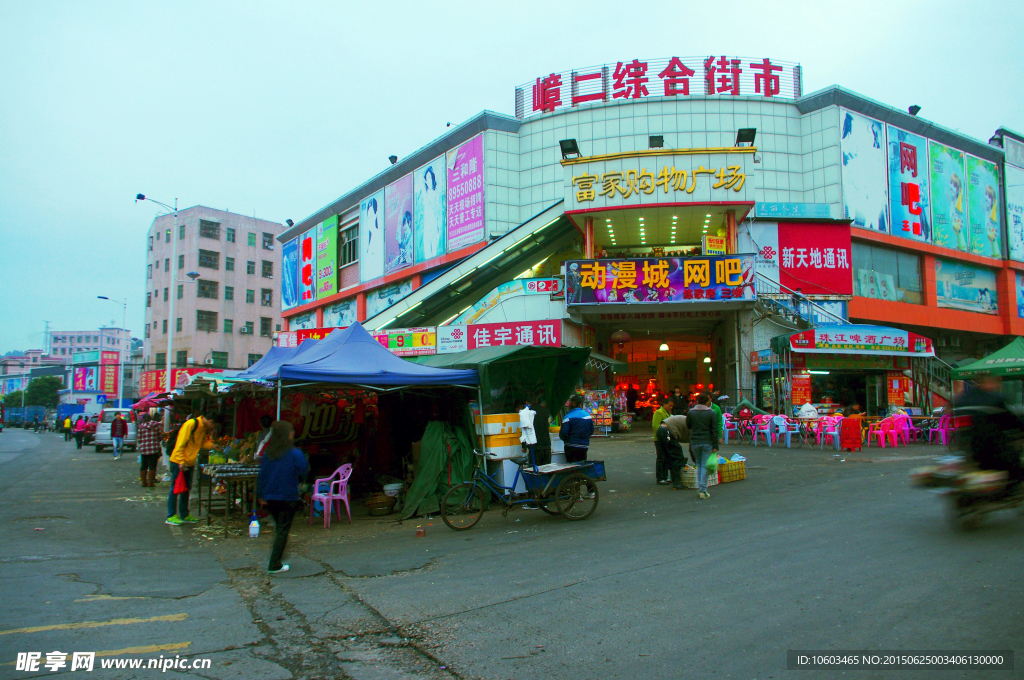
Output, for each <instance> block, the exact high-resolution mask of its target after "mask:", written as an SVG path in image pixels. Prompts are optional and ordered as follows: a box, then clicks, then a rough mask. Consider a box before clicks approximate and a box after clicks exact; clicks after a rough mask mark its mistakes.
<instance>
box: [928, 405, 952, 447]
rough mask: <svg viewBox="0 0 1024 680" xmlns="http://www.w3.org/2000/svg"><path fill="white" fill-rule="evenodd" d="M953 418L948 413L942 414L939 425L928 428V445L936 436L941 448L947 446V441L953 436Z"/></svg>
mask: <svg viewBox="0 0 1024 680" xmlns="http://www.w3.org/2000/svg"><path fill="white" fill-rule="evenodd" d="M952 421H953V418H952V416H951V415H950V414H949V413H943V414H942V416H941V417H940V418H939V424H938V425H937V426H936V427H930V428H928V443H929V444H931V443H932V440H933V439H934V438H935V436H936V435H938V437H939V443H940V444H942V445H943V446H946V445H947V444H949V440H950V439H951V438H952V436H953V422H952Z"/></svg>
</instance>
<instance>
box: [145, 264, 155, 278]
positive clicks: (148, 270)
mask: <svg viewBox="0 0 1024 680" xmlns="http://www.w3.org/2000/svg"><path fill="white" fill-rule="evenodd" d="M146 278H147V279H151V278H153V265H151V264H147V265H146Z"/></svg>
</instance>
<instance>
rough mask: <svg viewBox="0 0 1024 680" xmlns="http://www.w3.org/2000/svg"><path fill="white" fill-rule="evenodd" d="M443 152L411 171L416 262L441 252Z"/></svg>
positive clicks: (443, 237) (443, 239) (443, 212)
mask: <svg viewBox="0 0 1024 680" xmlns="http://www.w3.org/2000/svg"><path fill="white" fill-rule="evenodd" d="M447 174H448V173H446V172H445V169H444V156H438V157H437V158H435V159H434V160H433V161H431V162H430V163H427V164H426V165H424V166H423V167H421V168H419V169H418V170H416V172H415V173H413V182H414V185H415V189H414V194H415V214H414V216H413V224H414V225H415V227H416V248H415V250H416V262H417V263H419V262H426V261H427V260H432V259H434V258H435V257H439V256H441V255H444V253H445V240H446V237H445V205H446V202H445V195H446V193H445V187H446V186H447V183H446V181H445V180H446V179H447Z"/></svg>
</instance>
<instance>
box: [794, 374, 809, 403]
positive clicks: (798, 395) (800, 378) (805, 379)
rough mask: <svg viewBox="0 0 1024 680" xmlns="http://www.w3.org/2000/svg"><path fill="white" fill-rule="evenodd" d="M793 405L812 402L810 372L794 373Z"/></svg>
mask: <svg viewBox="0 0 1024 680" xmlns="http://www.w3.org/2000/svg"><path fill="white" fill-rule="evenodd" d="M792 399H793V406H797V407H800V406H803V405H804V404H809V403H811V375H810V374H809V373H794V374H793V392H792Z"/></svg>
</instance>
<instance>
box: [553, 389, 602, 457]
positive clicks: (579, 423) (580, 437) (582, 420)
mask: <svg viewBox="0 0 1024 680" xmlns="http://www.w3.org/2000/svg"><path fill="white" fill-rule="evenodd" d="M569 406H570V407H571V409H570V411H569V412H568V413H566V414H565V418H564V419H563V420H562V427H561V428H560V429H559V430H558V436H559V438H561V440H562V441H563V442H565V462H567V463H582V462H583V461H585V460H586V459H587V450H588V449H589V448H590V436H591V435H592V434H594V419H593V418H591V417H590V414H589V413H587V411H586V410H585V409H584V408H583V397H581V396H580V395H578V394H574V395H572V398H571V399H569Z"/></svg>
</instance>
